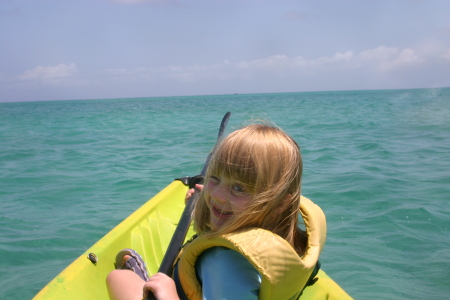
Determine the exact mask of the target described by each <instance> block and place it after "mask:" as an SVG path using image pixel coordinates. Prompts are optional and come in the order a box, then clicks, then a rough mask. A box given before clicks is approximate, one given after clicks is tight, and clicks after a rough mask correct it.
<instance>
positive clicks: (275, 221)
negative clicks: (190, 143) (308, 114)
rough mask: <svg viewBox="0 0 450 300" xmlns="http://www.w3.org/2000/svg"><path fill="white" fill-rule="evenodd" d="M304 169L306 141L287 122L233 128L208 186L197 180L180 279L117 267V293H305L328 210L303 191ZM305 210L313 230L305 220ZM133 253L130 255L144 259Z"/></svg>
mask: <svg viewBox="0 0 450 300" xmlns="http://www.w3.org/2000/svg"><path fill="white" fill-rule="evenodd" d="M301 177H302V159H301V155H300V149H299V147H298V145H297V143H296V142H295V141H294V140H293V139H292V138H290V137H289V136H288V135H287V134H286V133H284V132H283V131H282V130H281V129H279V128H276V127H274V126H268V125H261V124H256V125H250V126H246V127H244V128H242V129H239V130H237V131H235V132H233V133H231V134H230V135H229V136H228V137H226V138H225V139H224V140H223V141H222V142H221V143H220V144H219V146H217V148H216V149H215V151H214V153H213V155H212V157H211V160H210V164H209V166H208V170H207V172H206V176H205V180H204V182H205V185H204V187H203V186H200V185H198V186H197V187H198V188H199V189H201V190H202V192H201V194H200V197H199V199H198V200H197V202H196V205H195V209H194V213H193V219H194V228H195V230H196V232H197V233H198V237H197V238H195V239H193V241H191V242H189V243H188V244H187V245H185V246H184V248H183V250H182V253H181V254H180V255H179V258H178V261H177V263H176V265H175V269H174V275H173V279H172V278H170V277H168V276H166V275H164V274H161V273H158V274H156V275H154V276H152V277H150V279H149V280H148V281H145V280H146V278H145V276H142V275H141V277H142V278H141V277H140V276H138V275H137V274H136V273H133V272H129V271H124V270H115V271H113V272H111V273H110V275H109V276H108V278H107V283H108V290H109V294H110V297H111V299H141V298H142V296H144V298H146V297H147V294H148V291H151V292H153V293H154V295H155V297H156V298H157V299H158V300H163V299H179V297H181V298H182V299H208V300H209V299H296V298H298V297H299V295H300V293H301V291H302V290H303V288H304V287H305V285H306V284H307V282H308V280H309V279H311V278H310V277H311V274H312V273H313V271H314V270H315V267H316V263H317V260H318V256H319V254H320V252H321V250H322V248H323V244H324V242H325V235H326V229H325V218H324V216H323V212H322V211H321V210H320V208H319V207H318V206H316V205H315V204H313V203H312V202H311V201H310V200H308V199H306V198H304V197H301V196H300V186H301ZM192 193H193V191H192V190H190V191H189V192H188V194H187V198H189V196H190V195H191V194H192ZM300 199H301V200H300ZM299 211H300V212H301V214H302V216H303V219H304V222H305V226H306V232H307V234H306V233H305V232H304V231H302V230H300V229H299V228H298V216H299ZM129 254H130V255H126V256H125V260H124V261H125V262H127V261H128V260H129V259H130V258H132V259H134V258H136V259H137V261H139V257H137V256H136V255H133V253H129ZM124 268H128V269H131V267H126V266H125V267H124ZM135 269H136V268H135ZM138 269H139V268H138ZM140 269H142V268H140ZM315 272H316V273H317V270H316V271H315ZM137 273H139V272H137ZM144 273H145V270H144ZM314 275H315V274H314ZM177 290H178V292H177Z"/></svg>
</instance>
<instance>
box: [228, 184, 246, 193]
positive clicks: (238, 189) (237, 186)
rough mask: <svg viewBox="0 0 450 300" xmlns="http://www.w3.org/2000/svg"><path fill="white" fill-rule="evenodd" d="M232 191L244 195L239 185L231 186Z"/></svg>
mask: <svg viewBox="0 0 450 300" xmlns="http://www.w3.org/2000/svg"><path fill="white" fill-rule="evenodd" d="M231 188H232V189H233V191H235V192H238V193H245V189H244V187H243V186H241V185H239V184H233V186H232V187H231Z"/></svg>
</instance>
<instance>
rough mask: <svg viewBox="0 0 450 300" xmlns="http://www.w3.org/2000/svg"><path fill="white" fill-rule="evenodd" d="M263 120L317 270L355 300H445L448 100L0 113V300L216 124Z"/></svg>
mask: <svg viewBox="0 0 450 300" xmlns="http://www.w3.org/2000/svg"><path fill="white" fill-rule="evenodd" d="M227 111H231V112H232V116H231V120H230V122H229V124H228V129H227V132H230V131H231V130H233V129H236V128H238V127H240V126H241V125H243V124H244V123H245V122H246V121H248V120H249V119H255V118H256V119H261V118H262V119H265V120H271V121H273V122H274V123H276V124H277V125H278V126H280V127H282V128H283V129H284V130H285V131H287V132H288V133H289V134H290V135H291V136H293V137H294V139H296V141H297V142H298V143H299V144H300V146H301V148H302V154H303V159H304V181H303V191H302V193H303V194H304V195H305V196H306V197H309V198H310V199H312V200H313V201H314V202H316V203H317V204H319V205H320V206H321V207H322V208H323V210H324V211H325V213H326V215H327V222H328V239H327V244H326V246H325V250H324V252H323V253H322V257H321V261H322V268H323V269H324V270H325V271H326V272H327V273H328V274H329V275H330V276H331V277H332V278H333V279H335V281H336V282H337V283H338V284H340V285H341V286H342V287H343V288H344V289H345V290H346V291H347V292H348V293H349V294H350V295H351V296H353V297H354V298H355V299H448V295H449V294H450V232H449V229H450V205H449V200H450V89H449V88H447V89H419V90H386V91H346V92H317V93H285V94H255V95H224V96H197V97H176V98H145V99H144V98H141V99H114V100H89V101H52V102H24V103H0V257H1V260H0V269H1V272H0V285H1V287H2V288H1V289H0V299H30V298H32V297H33V295H35V294H36V293H37V292H38V291H39V290H40V289H41V288H42V287H43V286H44V285H45V284H47V283H48V282H49V281H50V280H51V279H52V278H53V277H55V276H56V275H57V274H58V273H59V272H60V271H62V270H63V269H64V268H65V267H66V266H67V265H68V264H69V263H70V262H72V261H73V260H74V259H75V258H77V257H78V256H79V255H80V254H81V253H82V252H83V251H85V250H86V249H87V248H89V247H90V246H91V245H92V244H94V243H95V242H96V241H97V240H98V239H99V238H101V237H102V236H103V235H105V234H106V233H107V232H108V231H109V230H110V229H112V228H113V227H114V226H115V225H117V224H118V223H119V222H120V221H121V220H123V219H124V218H125V217H127V216H128V215H129V214H131V213H132V212H133V211H134V210H136V209H137V208H138V207H139V206H141V205H142V204H143V203H144V202H146V201H147V200H148V199H149V198H151V197H152V196H153V195H155V194H156V193H157V192H158V191H160V190H161V189H162V188H163V187H165V186H166V185H167V184H169V183H170V182H171V181H172V180H173V179H174V178H176V177H180V176H186V175H195V174H197V173H199V171H200V170H201V167H202V165H203V162H204V160H205V158H206V156H207V154H208V152H209V150H210V148H211V147H212V146H213V145H214V143H215V139H216V137H217V130H218V126H219V124H220V120H221V118H222V116H223V115H224V114H225V112H227Z"/></svg>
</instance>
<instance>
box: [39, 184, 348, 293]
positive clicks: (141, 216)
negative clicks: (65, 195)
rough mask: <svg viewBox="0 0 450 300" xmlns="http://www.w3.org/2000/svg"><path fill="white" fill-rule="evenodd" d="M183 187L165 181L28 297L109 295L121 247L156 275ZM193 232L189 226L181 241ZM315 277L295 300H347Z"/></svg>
mask: <svg viewBox="0 0 450 300" xmlns="http://www.w3.org/2000/svg"><path fill="white" fill-rule="evenodd" d="M187 190H188V187H187V186H185V185H184V184H183V183H182V182H181V181H178V180H176V181H174V182H172V183H171V184H169V185H168V186H167V187H166V188H165V189H163V190H162V191H161V192H159V193H158V194H157V195H156V196H154V197H153V198H152V199H150V200H149V201H148V202H147V203H145V204H144V205H143V206H142V207H140V208H139V209H138V210H136V211H135V212H134V213H133V214H131V215H130V216H129V217H128V218H127V219H125V220H124V221H123V222H122V223H120V224H119V225H118V226H117V227H115V228H114V229H113V230H111V231H110V232H109V233H108V234H107V235H105V236H104V237H103V238H101V239H100V240H99V241H98V242H97V243H95V244H94V245H93V246H92V247H91V248H89V249H88V250H87V251H86V252H85V253H83V254H82V255H81V256H80V257H79V258H77V259H76V260H75V261H74V262H73V263H72V264H70V265H69V266H68V267H67V268H66V269H65V270H63V271H62V272H61V273H60V274H59V275H58V276H56V277H55V278H54V279H53V280H52V281H51V282H50V283H48V284H47V285H46V286H45V287H44V288H43V289H42V290H41V291H40V292H39V293H38V294H37V295H36V296H35V297H34V298H33V299H36V300H41V299H66V300H70V299H74V300H75V299H76V300H79V299H84V300H89V299H96V300H98V299H105V300H106V299H109V297H108V291H107V289H106V283H105V279H106V276H107V274H108V273H109V272H110V271H112V270H114V268H115V266H114V263H115V258H116V254H117V253H118V252H119V251H120V250H122V249H124V248H131V249H134V250H136V251H137V252H138V253H139V254H140V255H141V256H142V258H143V259H144V261H145V262H146V265H147V269H148V272H149V274H150V275H151V274H155V273H156V272H157V271H158V268H159V265H160V263H161V261H162V259H163V257H164V253H165V252H166V250H167V247H168V245H169V243H170V239H171V237H172V235H173V233H174V231H175V228H176V226H177V223H178V221H179V219H180V215H181V213H182V212H183V209H184V206H185V205H184V197H185V195H186V191H187ZM193 234H194V232H193V230H192V227H191V228H190V229H189V232H188V234H187V236H186V239H189V238H190V237H191V236H192V235H193ZM317 277H318V280H317V281H316V282H315V283H314V284H313V285H311V286H308V287H306V288H305V290H304V291H303V294H302V296H301V297H300V299H324V300H325V299H344V300H345V299H352V298H351V297H350V296H349V295H348V294H347V293H346V292H345V291H344V290H343V289H342V288H341V287H340V286H339V285H337V284H336V283H335V282H334V281H333V280H332V279H331V278H330V277H328V275H327V274H326V273H325V272H324V271H322V270H320V271H319V273H318V274H317Z"/></svg>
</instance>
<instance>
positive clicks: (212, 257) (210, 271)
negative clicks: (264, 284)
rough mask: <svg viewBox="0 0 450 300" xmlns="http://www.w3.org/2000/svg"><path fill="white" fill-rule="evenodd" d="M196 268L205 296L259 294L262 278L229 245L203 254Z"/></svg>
mask: <svg viewBox="0 0 450 300" xmlns="http://www.w3.org/2000/svg"><path fill="white" fill-rule="evenodd" d="M195 267H196V269H197V276H198V278H199V279H200V281H201V285H202V290H203V295H204V299H220V298H223V297H225V298H227V299H244V298H245V297H242V296H243V295H248V296H249V297H250V298H249V299H251V298H253V297H255V298H254V299H257V297H258V294H259V288H260V285H261V280H262V277H261V275H260V274H259V272H258V271H257V270H256V269H255V267H254V266H253V265H252V264H251V263H250V262H249V261H248V260H247V259H246V258H245V257H244V256H243V255H242V254H240V253H238V252H237V251H234V250H232V249H229V248H225V247H212V248H209V249H207V250H206V251H204V252H203V253H202V254H201V255H200V257H199V258H198V261H197V263H196V265H195ZM245 299H247V298H245Z"/></svg>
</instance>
